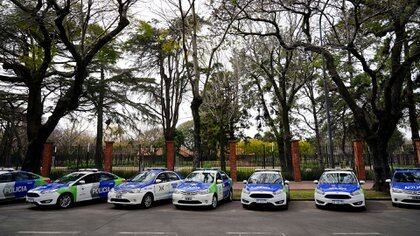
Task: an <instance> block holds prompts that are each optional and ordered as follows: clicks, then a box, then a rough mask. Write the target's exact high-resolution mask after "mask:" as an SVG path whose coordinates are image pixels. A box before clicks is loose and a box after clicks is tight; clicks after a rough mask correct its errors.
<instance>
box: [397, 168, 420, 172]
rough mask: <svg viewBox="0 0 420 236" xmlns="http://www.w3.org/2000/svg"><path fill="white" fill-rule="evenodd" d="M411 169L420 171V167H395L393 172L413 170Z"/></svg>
mask: <svg viewBox="0 0 420 236" xmlns="http://www.w3.org/2000/svg"><path fill="white" fill-rule="evenodd" d="M413 171H420V168H397V169H395V172H413Z"/></svg>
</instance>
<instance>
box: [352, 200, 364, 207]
mask: <svg viewBox="0 0 420 236" xmlns="http://www.w3.org/2000/svg"><path fill="white" fill-rule="evenodd" d="M353 204H354V205H356V206H359V205H362V204H363V201H360V202H355V203H353Z"/></svg>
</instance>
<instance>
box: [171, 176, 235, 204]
mask: <svg viewBox="0 0 420 236" xmlns="http://www.w3.org/2000/svg"><path fill="white" fill-rule="evenodd" d="M232 198H233V183H232V179H231V178H229V176H228V175H227V174H226V173H225V172H223V171H220V170H216V169H200V170H196V171H193V172H192V173H190V174H189V175H188V176H187V178H185V180H184V182H183V183H182V184H180V185H179V186H178V187H177V188H176V189H175V191H174V193H173V195H172V203H173V204H174V206H175V207H176V208H179V207H180V206H210V207H211V208H216V207H217V205H218V203H219V202H220V201H221V200H224V199H227V200H229V201H231V200H232Z"/></svg>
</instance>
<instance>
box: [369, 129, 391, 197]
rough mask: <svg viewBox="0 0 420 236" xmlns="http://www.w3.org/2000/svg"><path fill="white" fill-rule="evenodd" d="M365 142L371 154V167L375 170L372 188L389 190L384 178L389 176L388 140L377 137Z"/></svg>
mask: <svg viewBox="0 0 420 236" xmlns="http://www.w3.org/2000/svg"><path fill="white" fill-rule="evenodd" d="M367 144H368V146H369V150H370V152H371V153H372V156H373V169H374V171H375V184H374V186H373V189H374V190H376V191H382V192H386V191H388V190H389V184H387V183H386V182H385V180H386V179H387V178H389V177H390V176H391V170H390V168H389V164H388V151H387V149H388V141H387V140H384V137H377V138H374V139H373V140H369V141H367Z"/></svg>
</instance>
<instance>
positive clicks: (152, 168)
mask: <svg viewBox="0 0 420 236" xmlns="http://www.w3.org/2000/svg"><path fill="white" fill-rule="evenodd" d="M145 170H167V168H166V167H147V168H145Z"/></svg>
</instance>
